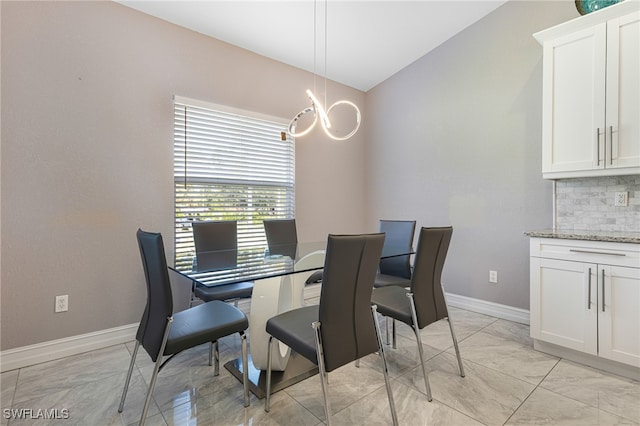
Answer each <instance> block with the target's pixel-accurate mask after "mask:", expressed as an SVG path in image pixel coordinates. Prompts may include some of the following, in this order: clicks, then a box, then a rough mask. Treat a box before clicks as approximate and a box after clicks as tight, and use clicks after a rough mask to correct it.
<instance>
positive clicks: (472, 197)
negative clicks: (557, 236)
mask: <svg viewBox="0 0 640 426" xmlns="http://www.w3.org/2000/svg"><path fill="white" fill-rule="evenodd" d="M577 16H579V14H578V12H577V11H576V9H575V5H574V3H573V2H572V1H565V2H557V1H553V2H543V1H531V2H530V1H512V2H508V3H506V4H504V5H503V6H501V7H500V8H498V9H496V11H494V12H493V13H491V14H490V15H488V16H486V17H485V18H484V19H482V20H480V21H478V22H477V23H476V24H474V25H473V26H471V27H469V28H468V29H466V30H465V31H463V32H462V33H460V34H458V35H457V36H455V37H454V38H452V39H450V40H449V41H447V42H446V43H444V44H442V45H441V46H440V47H438V48H437V49H435V50H434V51H432V52H431V53H429V54H427V55H426V56H424V57H422V58H421V59H419V60H417V61H416V62H414V63H413V64H412V65H410V66H408V67H406V68H405V69H403V70H401V71H400V72H398V73H397V74H396V75H394V76H392V77H391V78H389V79H388V80H387V81H385V82H383V83H381V84H380V85H378V86H377V87H375V88H374V89H372V90H371V91H369V92H367V97H366V105H367V112H368V121H367V126H366V133H367V144H366V150H367V167H368V169H367V182H369V185H370V186H369V187H370V191H369V192H368V194H369V195H370V197H369V198H368V199H367V203H368V208H367V213H368V218H367V222H368V223H369V225H370V226H372V225H373V224H375V223H376V221H377V220H378V219H393V218H398V219H415V220H417V221H418V226H443V225H452V226H453V228H454V231H453V238H452V243H451V246H450V251H449V256H448V258H447V263H446V265H445V270H444V276H443V281H444V284H445V287H446V289H447V291H449V292H452V293H456V294H460V295H463V296H468V297H473V298H478V299H482V300H487V301H491V302H496V303H500V304H504V305H508V306H513V307H517V308H523V309H528V308H529V265H528V239H527V237H525V236H524V235H523V232H524V231H527V230H532V229H539V228H546V227H550V226H551V221H552V206H551V202H552V194H551V183H550V182H549V181H543V180H542V175H541V99H542V96H541V94H542V48H541V46H540V45H539V44H538V43H537V42H536V41H535V40H534V39H533V37H532V36H531V34H533V33H534V32H536V31H539V30H541V29H544V28H547V27H550V26H553V25H555V24H558V23H560V22H564V21H566V20H569V19H572V18H575V17H577ZM490 269H492V270H497V271H498V280H499V284H498V285H491V284H489V283H488V277H489V270H490Z"/></svg>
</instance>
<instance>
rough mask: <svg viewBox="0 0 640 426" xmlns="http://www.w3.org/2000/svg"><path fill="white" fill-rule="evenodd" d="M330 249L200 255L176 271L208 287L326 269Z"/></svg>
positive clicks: (318, 245) (390, 251) (395, 252)
mask: <svg viewBox="0 0 640 426" xmlns="http://www.w3.org/2000/svg"><path fill="white" fill-rule="evenodd" d="M326 246H327V242H326V241H322V242H320V241H317V242H309V243H298V244H294V245H282V246H272V247H270V248H269V247H267V246H265V245H259V246H254V247H240V248H238V249H234V250H217V251H211V252H200V253H197V255H196V256H189V257H183V258H180V259H176V264H175V267H173V268H172V269H174V270H175V271H176V272H178V273H180V274H182V275H185V276H187V277H189V278H191V279H193V280H195V281H197V282H199V283H201V284H204V285H207V286H212V285H220V284H230V283H235V282H241V281H251V280H256V279H263V278H272V277H278V276H283V275H288V274H292V273H294V272H307V271H314V270H318V269H322V268H323V267H324V251H325V249H326ZM410 254H413V249H411V248H407V247H405V248H398V247H384V248H383V251H382V256H381V258H389V257H396V256H403V255H410Z"/></svg>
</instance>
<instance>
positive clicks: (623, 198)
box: [613, 191, 629, 207]
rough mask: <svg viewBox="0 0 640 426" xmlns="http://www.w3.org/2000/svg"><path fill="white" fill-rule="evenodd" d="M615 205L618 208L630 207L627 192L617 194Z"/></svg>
mask: <svg viewBox="0 0 640 426" xmlns="http://www.w3.org/2000/svg"><path fill="white" fill-rule="evenodd" d="M613 205H614V206H616V207H627V206H628V205H629V193H628V192H627V191H620V192H616V195H615V198H614V202H613Z"/></svg>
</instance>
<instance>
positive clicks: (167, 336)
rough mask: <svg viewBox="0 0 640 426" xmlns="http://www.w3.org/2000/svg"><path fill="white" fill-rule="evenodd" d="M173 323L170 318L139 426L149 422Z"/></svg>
mask: <svg viewBox="0 0 640 426" xmlns="http://www.w3.org/2000/svg"><path fill="white" fill-rule="evenodd" d="M172 323H173V317H169V318H168V319H167V326H166V328H165V330H164V337H163V338H162V344H161V345H160V350H159V351H158V357H157V358H156V365H155V367H154V368H153V374H152V375H151V381H150V382H149V390H148V391H147V398H146V399H145V401H144V408H143V409H142V415H141V416H140V423H138V424H139V426H143V425H144V422H145V421H146V420H147V412H148V411H149V405H150V404H151V395H152V394H153V388H154V387H155V386H156V379H157V378H158V372H159V371H160V366H161V364H162V354H163V353H164V348H165V346H166V345H167V339H168V338H169V330H170V329H171V324H172Z"/></svg>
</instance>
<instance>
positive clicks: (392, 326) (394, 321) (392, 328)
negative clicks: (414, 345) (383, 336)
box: [391, 318, 398, 349]
mask: <svg viewBox="0 0 640 426" xmlns="http://www.w3.org/2000/svg"><path fill="white" fill-rule="evenodd" d="M391 336H393V337H392V338H393V349H398V341H397V339H396V319H395V318H393V321H391Z"/></svg>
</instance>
